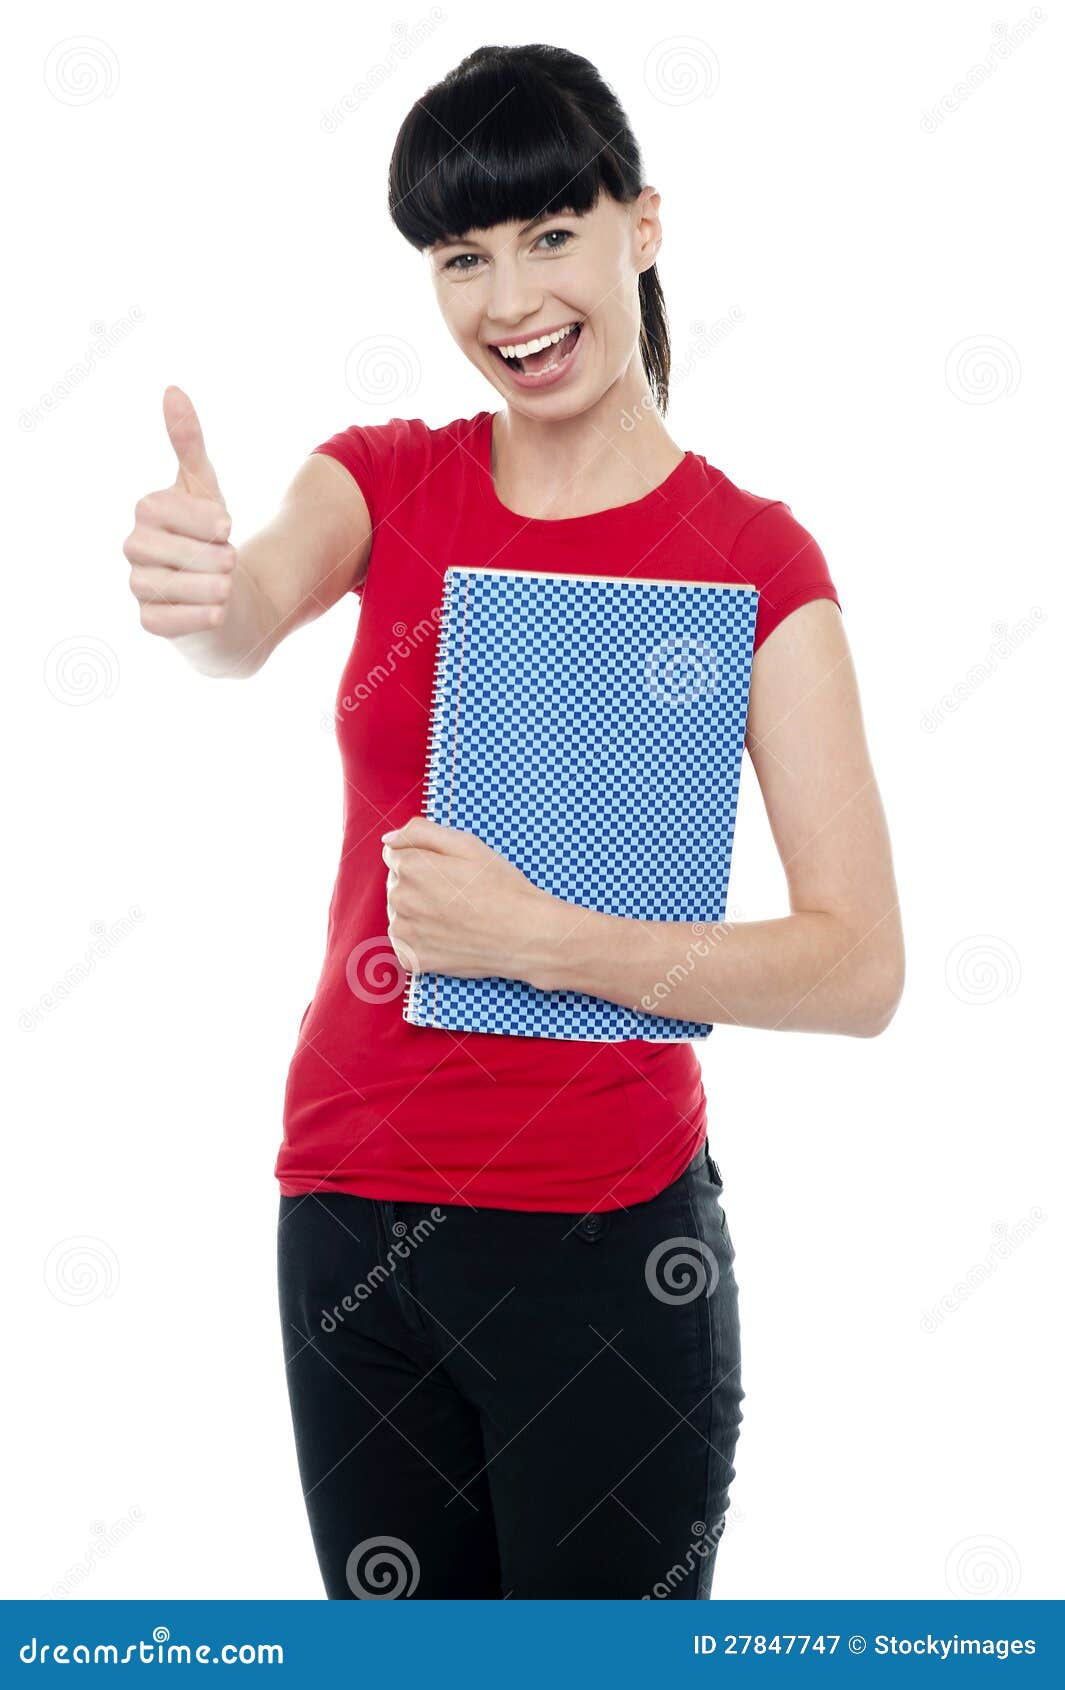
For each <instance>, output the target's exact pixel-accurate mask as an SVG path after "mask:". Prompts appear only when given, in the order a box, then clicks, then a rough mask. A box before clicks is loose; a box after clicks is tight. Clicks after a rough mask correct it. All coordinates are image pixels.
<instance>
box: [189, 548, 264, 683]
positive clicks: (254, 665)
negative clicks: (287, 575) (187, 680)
mask: <svg viewBox="0 0 1065 1690" xmlns="http://www.w3.org/2000/svg"><path fill="white" fill-rule="evenodd" d="M230 579H231V581H232V587H231V589H230V595H229V598H228V599H227V600H226V614H225V620H224V621H223V623H222V624H221V626H220V627H218V628H205V629H203V631H202V632H200V633H195V634H178V635H176V636H175V637H174V639H173V640H172V642H171V643H172V644H173V645H174V646H176V647H177V649H178V650H179V651H180V652H181V655H182V656H183V657H185V658H187V660H188V661H189V662H190V663H191V664H192V666H193V668H194V669H198V670H199V671H200V673H201V674H204V675H212V676H217V677H219V678H228V679H232V680H245V679H247V677H248V676H250V675H254V674H255V672H256V670H258V669H260V668H261V667H262V665H263V664H264V663H265V662H266V659H267V658H268V657H269V655H270V652H271V651H272V650H273V646H274V643H275V640H276V635H277V629H278V621H279V618H278V614H277V611H276V610H275V608H274V606H273V605H272V604H271V602H270V600H269V598H268V597H267V596H266V594H265V592H264V591H263V589H262V587H261V586H260V585H259V583H258V582H257V581H256V579H255V577H254V575H252V574H251V572H250V571H249V570H247V569H242V568H241V566H240V563H239V561H238V563H237V567H236V569H235V570H234V571H233V574H232V576H231V577H230Z"/></svg>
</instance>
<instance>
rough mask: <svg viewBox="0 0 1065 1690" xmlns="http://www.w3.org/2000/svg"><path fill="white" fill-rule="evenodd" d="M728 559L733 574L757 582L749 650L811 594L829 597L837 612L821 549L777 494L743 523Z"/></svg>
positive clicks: (766, 637) (756, 648) (812, 597)
mask: <svg viewBox="0 0 1065 1690" xmlns="http://www.w3.org/2000/svg"><path fill="white" fill-rule="evenodd" d="M731 562H732V565H733V568H734V570H735V572H736V575H737V577H738V579H740V580H743V581H749V582H750V583H751V585H752V586H755V587H757V588H758V594H759V596H758V618H757V621H756V623H755V629H754V649H755V651H757V650H758V648H759V646H760V645H762V643H763V642H764V641H765V640H766V639H768V637H769V635H770V634H771V633H772V632H773V629H774V628H777V627H779V625H780V624H781V622H783V621H784V619H785V617H787V616H790V615H791V612H792V611H793V610H798V608H799V606H800V605H802V604H808V603H809V602H810V600H811V599H831V600H832V602H833V604H834V605H835V606H836V608H837V610H839V611H840V613H841V614H842V606H841V605H840V601H839V594H838V593H837V592H836V588H835V585H834V583H833V580H832V577H831V575H830V574H829V569H828V564H827V562H826V561H825V555H824V553H823V552H822V550H821V548H820V546H819V545H818V543H817V541H816V540H815V539H814V537H813V535H812V534H811V533H810V532H809V530H808V529H806V528H804V527H803V525H802V523H801V522H797V521H796V519H795V517H794V516H793V515H792V513H791V508H790V506H789V505H786V504H785V503H784V501H783V500H782V499H778V500H776V501H775V502H774V503H773V504H771V505H764V506H763V507H762V509H761V510H760V511H758V512H756V514H755V515H754V516H752V517H750V518H749V520H748V521H747V522H746V523H745V524H744V526H743V527H742V528H741V529H740V531H739V533H738V534H737V536H736V539H735V542H734V543H733V547H732V557H731Z"/></svg>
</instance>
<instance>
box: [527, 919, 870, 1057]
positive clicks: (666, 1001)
mask: <svg viewBox="0 0 1065 1690" xmlns="http://www.w3.org/2000/svg"><path fill="white" fill-rule="evenodd" d="M896 943H897V906H896V907H894V908H892V909H891V910H888V911H886V912H885V913H884V915H883V916H882V917H881V918H880V919H879V920H876V919H875V918H872V917H870V918H867V919H866V920H865V921H862V922H860V923H857V922H855V923H851V922H845V921H843V920H842V919H841V918H840V917H838V916H836V915H832V914H829V913H827V912H824V911H818V910H803V911H799V912H796V913H794V914H792V915H788V916H784V917H781V918H780V919H778V920H773V921H747V922H738V923H737V922H718V923H691V922H659V921H637V920H632V919H630V918H629V917H625V916H613V915H604V914H602V913H601V912H599V911H596V910H587V909H583V908H581V907H580V906H579V905H576V904H570V903H566V902H565V901H564V900H562V899H559V898H553V897H551V898H549V899H547V900H546V901H543V902H541V904H540V906H539V909H538V911H537V919H536V921H535V922H534V923H532V924H531V925H530V938H529V943H528V956H527V958H526V961H525V971H524V974H523V978H526V979H528V980H530V983H531V984H533V985H536V986H539V987H540V988H541V990H546V991H576V992H586V993H589V994H590V995H591V996H593V997H600V998H606V999H607V1000H609V1001H610V1002H612V1003H619V1004H624V1005H626V1006H627V1007H628V1008H630V1009H637V1010H645V1011H649V1012H650V1013H652V1014H655V1015H663V1016H667V1017H670V1018H673V1019H676V1020H681V1021H701V1022H721V1021H727V1022H732V1023H734V1024H736V1025H738V1026H742V1027H772V1028H784V1029H786V1030H789V1031H796V1032H823V1033H850V1034H853V1035H855V1036H858V1037H868V1036H871V1035H873V1034H875V1033H878V1032H880V1031H882V1030H883V1028H884V1026H886V1025H887V1023H888V1021H890V1019H891V1016H892V1014H893V1012H894V1007H895V1003H896V1002H897V997H898V991H899V990H900V989H901V988H900V987H899V986H898V985H897V970H896V967H895V965H894V964H893V963H890V962H889V960H888V959H889V958H890V957H891V956H892V950H893V946H895V945H896Z"/></svg>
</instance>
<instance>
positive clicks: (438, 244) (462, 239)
mask: <svg viewBox="0 0 1065 1690" xmlns="http://www.w3.org/2000/svg"><path fill="white" fill-rule="evenodd" d="M572 215H573V213H572V212H566V211H541V212H540V215H539V216H538V217H534V218H533V220H532V222H531V223H523V224H522V226H521V228H520V229H519V230H518V234H519V235H527V234H528V233H529V230H530V229H536V228H538V227H539V225H540V224H541V223H550V221H551V219H552V218H553V217H571V216H572ZM468 244H469V236H467V235H456V236H455V238H454V239H453V240H446V241H434V243H433V246H432V249H431V250H432V251H433V252H440V251H441V250H443V249H444V248H445V247H449V246H466V245H468Z"/></svg>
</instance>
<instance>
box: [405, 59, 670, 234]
mask: <svg viewBox="0 0 1065 1690" xmlns="http://www.w3.org/2000/svg"><path fill="white" fill-rule="evenodd" d="M516 68H517V67H516V66H515V65H514V64H502V63H499V64H496V63H493V62H492V61H491V60H488V61H485V60H483V59H482V60H481V61H480V63H479V64H478V65H477V67H476V68H475V69H473V70H470V71H468V72H466V73H465V74H463V73H461V70H460V72H457V73H455V74H454V78H453V79H452V78H448V79H446V80H445V81H444V82H441V83H439V84H438V85H437V86H436V87H435V88H432V89H430V90H429V92H428V93H427V94H426V95H425V96H424V97H423V98H422V99H421V100H419V101H418V102H417V103H416V104H415V105H414V106H413V107H412V109H411V111H410V113H409V114H408V116H407V117H406V119H405V120H404V123H403V126H402V128H401V129H400V131H399V134H398V136H397V138H396V145H395V148H394V150H393V154H392V160H391V164H390V167H389V178H388V206H389V215H390V216H391V218H392V221H393V223H394V224H395V226H396V228H397V229H398V230H399V232H400V234H401V235H403V237H404V238H405V239H406V240H408V241H409V242H410V243H411V245H412V246H414V247H416V248H417V249H418V250H419V251H424V250H425V249H426V248H427V247H431V246H433V245H434V244H435V243H436V242H438V241H440V242H442V241H457V240H461V239H463V237H465V236H467V235H469V234H470V233H471V232H472V231H473V230H475V229H490V228H493V227H494V226H495V225H496V224H499V223H510V222H514V221H520V222H522V223H527V222H530V221H531V220H532V219H533V218H534V217H539V216H541V215H546V216H552V215H556V214H558V213H560V212H567V211H568V212H571V213H574V214H576V215H578V216H579V215H581V214H582V213H584V212H586V211H591V210H592V208H593V207H594V206H595V205H596V203H597V201H598V199H599V196H600V194H601V192H602V191H603V190H605V191H606V192H607V193H609V194H610V195H611V196H612V197H613V198H614V199H617V200H621V201H625V200H627V199H628V198H630V197H631V194H630V192H628V191H627V187H626V180H625V162H624V160H623V158H622V156H621V155H620V154H619V153H618V152H616V151H615V150H614V143H613V142H612V140H611V137H610V136H609V135H600V134H598V133H597V132H596V130H595V129H594V128H593V126H592V125H591V124H590V123H589V121H588V119H587V117H586V116H585V115H584V113H583V112H582V111H581V110H580V108H579V106H578V105H577V104H576V103H575V102H574V101H573V100H572V99H570V98H569V97H568V94H567V92H566V91H565V90H563V89H560V88H559V87H558V86H557V84H556V83H555V82H554V81H553V80H552V79H551V78H550V77H547V76H543V75H538V74H537V72H536V69H535V68H534V67H533V66H528V67H524V66H523V67H522V69H523V71H527V74H523V75H521V76H520V77H519V76H516V74H515V70H516ZM631 169H632V165H631V162H630V164H629V170H630V171H631ZM635 175H636V180H637V182H638V179H639V170H638V165H637V170H636V173H635Z"/></svg>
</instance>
